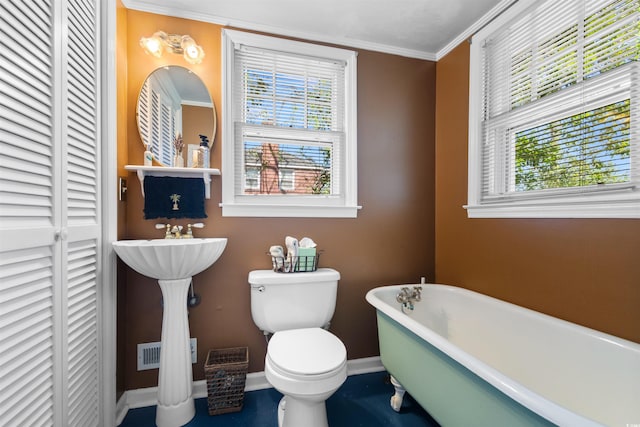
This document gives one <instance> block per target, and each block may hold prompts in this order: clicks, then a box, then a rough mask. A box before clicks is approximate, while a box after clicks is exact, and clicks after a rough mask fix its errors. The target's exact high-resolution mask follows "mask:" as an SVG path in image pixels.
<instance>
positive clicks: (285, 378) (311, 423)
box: [249, 268, 347, 427]
mask: <svg viewBox="0 0 640 427" xmlns="http://www.w3.org/2000/svg"><path fill="white" fill-rule="evenodd" d="M339 279H340V273H338V272H337V271H335V270H332V269H330V268H319V269H318V270H317V271H314V272H305V273H276V272H274V271H271V270H257V271H252V272H250V273H249V284H250V285H251V316H252V317H253V321H254V323H255V324H256V326H258V328H260V330H262V331H263V332H264V333H265V335H267V336H269V335H271V334H273V335H272V336H271V339H270V340H269V344H268V346H267V357H266V358H265V363H264V365H265V366H264V372H265V376H266V378H267V381H269V383H270V384H271V385H272V386H273V387H274V388H275V389H276V390H278V391H279V392H280V393H282V394H283V395H284V397H283V398H282V400H281V401H280V404H279V406H278V426H279V427H301V426H304V427H327V426H328V423H327V411H326V408H325V400H327V399H328V398H329V396H331V395H332V394H333V393H334V392H335V391H336V390H337V389H338V388H339V387H340V386H341V385H342V383H344V381H345V380H346V379H347V350H346V349H345V347H344V344H343V343H342V341H340V340H339V339H338V338H337V337H336V336H335V335H333V334H331V333H330V332H328V331H327V330H325V329H326V328H328V326H329V321H330V320H331V318H332V317H333V313H334V311H335V306H336V294H337V290H338V280H339ZM323 328H325V329H323Z"/></svg>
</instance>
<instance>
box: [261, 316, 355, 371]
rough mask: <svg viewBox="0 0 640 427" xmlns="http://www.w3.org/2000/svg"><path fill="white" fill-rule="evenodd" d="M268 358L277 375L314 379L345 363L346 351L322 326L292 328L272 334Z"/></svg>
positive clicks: (341, 367)
mask: <svg viewBox="0 0 640 427" xmlns="http://www.w3.org/2000/svg"><path fill="white" fill-rule="evenodd" d="M267 359H268V361H269V364H270V366H271V368H272V369H273V370H274V371H276V372H278V373H279V374H280V375H284V376H286V377H289V378H292V379H294V378H296V379H300V380H302V381H314V380H321V379H325V378H329V377H332V376H333V375H335V374H336V373H337V372H338V371H340V370H342V369H343V368H344V366H345V365H346V363H347V350H346V348H345V346H344V344H343V343H342V341H340V340H339V339H338V337H336V336H335V335H333V334H332V333H330V332H327V331H326V330H324V329H321V328H305V329H292V330H288V331H280V332H276V333H275V334H274V335H273V336H272V337H271V339H270V340H269V345H268V347H267Z"/></svg>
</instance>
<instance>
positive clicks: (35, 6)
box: [0, 0, 101, 427]
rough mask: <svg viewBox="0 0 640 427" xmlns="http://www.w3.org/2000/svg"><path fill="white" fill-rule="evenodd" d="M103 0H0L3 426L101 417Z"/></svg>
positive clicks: (80, 422) (82, 422) (92, 422)
mask: <svg viewBox="0 0 640 427" xmlns="http://www.w3.org/2000/svg"><path fill="white" fill-rule="evenodd" d="M97 3H98V0H69V1H60V0H32V1H24V0H2V2H1V3H0V40H3V45H4V46H5V48H4V49H2V50H1V51H0V73H1V74H0V425H1V426H4V427H9V426H79V427H80V426H81V427H87V426H97V425H99V424H100V419H99V418H100V415H99V414H100V411H99V402H100V396H99V388H98V378H99V374H100V365H99V363H100V360H101V359H100V357H99V354H100V352H99V351H98V350H99V348H100V346H99V339H100V335H99V310H98V307H99V299H98V295H99V286H100V284H101V283H100V280H99V272H100V266H99V255H100V253H99V248H100V243H101V242H100V226H99V224H100V206H99V200H100V194H99V173H100V171H99V158H98V153H99V132H100V129H99V117H100V111H99V82H100V80H99V63H98V58H99V40H98V34H99V32H98V23H99V19H98V18H99V17H98V10H99V7H98V4H97Z"/></svg>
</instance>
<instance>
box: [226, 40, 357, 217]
mask: <svg viewBox="0 0 640 427" xmlns="http://www.w3.org/2000/svg"><path fill="white" fill-rule="evenodd" d="M242 44H245V45H248V46H254V47H259V48H265V49H272V50H277V51H284V52H291V53H294V54H302V55H306V56H309V55H311V56H318V57H324V58H335V59H339V60H342V61H345V62H346V64H347V65H346V69H345V134H346V144H345V146H346V147H345V152H344V163H343V164H344V166H345V171H344V182H343V186H344V196H343V197H341V198H335V197H329V196H327V197H318V196H313V197H305V196H299V195H297V196H289V197H280V196H273V195H270V196H258V195H250V196H236V195H235V192H234V184H235V183H234V180H235V179H242V174H239V173H237V172H236V171H235V170H234V169H235V162H234V143H235V142H234V141H235V138H234V131H235V126H234V123H233V70H234V58H233V57H234V47H235V46H236V45H242ZM356 56H357V54H356V52H354V51H350V50H345V49H338V48H333V47H327V46H321V45H315V44H310V43H303V42H297V41H292V40H285V39H279V38H275V37H269V36H263V35H258V34H253V33H245V32H241V31H235V30H227V29H223V30H222V59H223V66H222V117H223V119H222V123H223V127H222V177H223V179H222V203H221V207H222V216H243V217H325V218H356V217H357V212H358V210H359V209H360V208H361V206H358V204H357V176H358V171H357V69H356ZM238 177H240V178H238Z"/></svg>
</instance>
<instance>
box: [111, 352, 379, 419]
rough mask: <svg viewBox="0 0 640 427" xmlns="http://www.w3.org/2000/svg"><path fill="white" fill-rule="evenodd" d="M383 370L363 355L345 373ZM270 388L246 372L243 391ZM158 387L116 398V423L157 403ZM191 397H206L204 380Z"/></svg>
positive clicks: (258, 376) (259, 375)
mask: <svg viewBox="0 0 640 427" xmlns="http://www.w3.org/2000/svg"><path fill="white" fill-rule="evenodd" d="M381 371H384V366H382V362H381V361H380V356H374V357H364V358H361V359H353V360H348V361H347V375H349V376H351V375H360V374H368V373H371V372H381ZM267 388H271V384H269V382H268V381H267V379H266V377H265V375H264V371H260V372H251V373H248V374H247V381H246V383H245V387H244V391H245V392H246V391H255V390H264V389H267ZM157 396H158V387H147V388H138V389H135V390H127V391H125V392H124V394H123V395H122V396H121V397H120V399H118V402H117V405H116V423H117V424H116V425H120V423H122V421H123V420H124V417H125V416H126V415H127V412H129V409H134V408H143V407H146V406H155V405H157V404H158V398H157ZM193 397H194V398H195V399H200V398H203V397H207V382H206V380H200V381H194V382H193Z"/></svg>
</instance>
